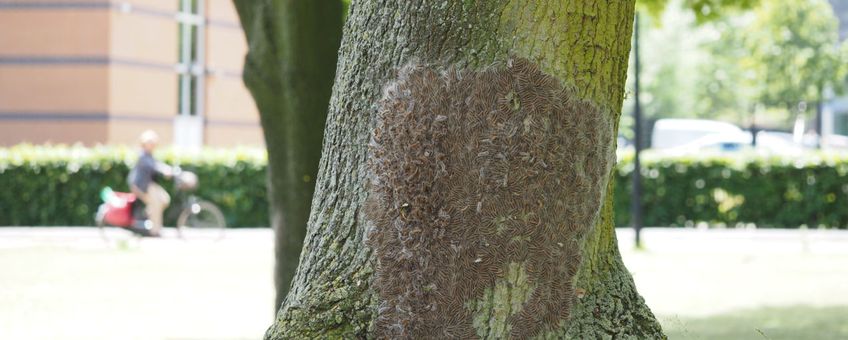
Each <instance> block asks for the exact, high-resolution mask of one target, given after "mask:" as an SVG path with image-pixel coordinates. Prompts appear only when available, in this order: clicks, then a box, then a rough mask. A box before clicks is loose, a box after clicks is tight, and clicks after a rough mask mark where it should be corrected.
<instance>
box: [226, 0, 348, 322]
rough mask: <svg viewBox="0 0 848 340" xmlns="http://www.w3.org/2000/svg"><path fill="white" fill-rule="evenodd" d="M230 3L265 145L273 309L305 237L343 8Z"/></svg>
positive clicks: (327, 0) (336, 2) (332, 2)
mask: <svg viewBox="0 0 848 340" xmlns="http://www.w3.org/2000/svg"><path fill="white" fill-rule="evenodd" d="M234 3H235V5H236V9H237V10H238V13H239V17H240V20H241V22H242V26H243V27H244V32H245V35H246V37H247V41H248V46H249V50H248V54H247V57H246V58H245V66H244V82H245V84H246V85H247V87H248V89H249V90H250V92H251V94H252V95H253V98H254V100H255V102H256V105H257V107H258V108H259V115H260V121H261V123H262V130H263V131H264V135H265V145H266V147H267V149H268V198H269V206H270V217H271V221H270V223H271V227H273V228H274V232H275V253H276V262H275V263H276V268H275V270H274V283H275V286H276V290H277V298H276V304H275V306H276V307H275V308H279V306H280V305H281V304H282V302H283V299H284V298H285V296H286V294H287V293H288V290H289V287H290V284H291V281H292V277H293V276H294V273H295V270H296V269H297V263H298V258H299V256H300V252H301V249H302V245H303V239H304V236H305V235H306V223H307V221H308V219H309V212H310V207H311V204H310V203H311V201H312V193H313V189H314V188H315V178H316V177H317V172H318V162H319V159H320V157H321V141H322V138H323V131H324V124H325V120H326V116H327V105H328V102H329V99H330V94H331V92H332V86H333V78H334V74H335V73H334V70H335V66H336V58H337V56H338V47H339V43H340V41H341V26H342V24H343V21H342V16H343V8H342V3H341V1H340V0H322V1H291V0H287V1H280V0H277V1H272V0H234Z"/></svg>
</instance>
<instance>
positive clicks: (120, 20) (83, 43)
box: [0, 0, 262, 146]
mask: <svg viewBox="0 0 848 340" xmlns="http://www.w3.org/2000/svg"><path fill="white" fill-rule="evenodd" d="M201 1H206V22H207V25H206V28H205V31H206V40H205V45H206V54H205V55H206V68H207V74H206V76H204V77H202V78H203V82H204V84H205V85H206V86H205V89H206V95H205V96H204V97H203V98H202V100H203V102H204V104H205V105H204V107H205V110H204V112H201V113H200V114H201V115H203V116H204V118H205V119H204V121H205V124H204V125H203V133H202V135H203V137H202V138H203V142H204V143H205V144H208V145H215V146H232V145H261V144H262V134H261V129H260V127H259V124H258V113H257V111H256V108H255V105H254V104H253V100H252V98H251V97H250V95H249V94H248V92H247V90H246V89H245V87H244V85H243V84H242V82H241V67H242V63H243V58H244V54H245V52H246V44H245V41H244V36H243V34H242V32H241V28H240V26H239V23H238V18H237V16H236V13H235V9H234V8H233V6H232V3H231V2H230V1H222V0H201ZM178 4H179V1H162V0H131V1H120V2H118V1H114V2H109V1H106V0H99V1H86V0H60V1H55V0H53V1H45V0H27V1H6V0H0V145H5V146H8V145H13V144H17V143H21V142H28V143H77V142H81V143H84V144H89V145H90V144H98V143H104V144H105V143H111V144H132V143H134V142H135V139H136V137H137V136H138V134H139V133H141V132H142V131H144V130H145V129H153V130H155V131H157V132H158V133H159V135H160V137H161V138H162V140H163V142H164V143H165V144H167V143H170V142H171V141H172V136H173V134H174V133H175V132H176V133H180V132H179V131H174V119H175V117H176V116H177V114H178V112H179V100H180V99H179V85H178V84H179V73H178V71H177V65H178V63H179V43H180V39H179V32H180V30H179V23H178V21H177V19H176V16H177V14H178V11H179V7H178Z"/></svg>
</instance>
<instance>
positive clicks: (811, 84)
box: [740, 0, 844, 106]
mask: <svg viewBox="0 0 848 340" xmlns="http://www.w3.org/2000/svg"><path fill="white" fill-rule="evenodd" d="M754 13H755V19H754V21H753V23H751V25H750V26H749V27H747V28H746V30H745V31H744V34H743V38H744V43H745V47H746V48H747V49H748V50H749V54H748V57H747V58H743V59H741V60H740V63H741V64H742V65H743V66H744V67H745V68H746V69H747V70H749V71H750V72H752V73H753V74H754V78H755V82H756V83H755V84H753V86H754V87H755V88H757V99H758V100H759V102H761V103H763V104H766V105H770V106H777V105H786V104H796V103H798V102H801V101H805V100H806V101H811V102H814V101H818V100H820V99H821V93H822V90H823V89H824V87H825V86H827V85H832V86H833V85H836V86H838V85H840V84H841V83H842V82H841V80H843V79H840V74H841V73H843V71H841V70H840V68H841V67H840V65H841V64H842V63H843V60H844V59H842V56H841V54H840V51H839V48H838V44H839V31H838V30H839V23H838V21H837V19H836V16H835V15H834V14H833V8H832V7H831V5H830V4H829V3H828V2H827V1H826V0H782V1H768V2H764V3H763V5H762V6H760V7H759V8H758V9H757V10H756V11H754Z"/></svg>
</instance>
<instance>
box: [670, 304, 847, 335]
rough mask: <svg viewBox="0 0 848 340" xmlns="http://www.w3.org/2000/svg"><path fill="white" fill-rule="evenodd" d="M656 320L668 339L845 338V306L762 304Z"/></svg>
mask: <svg viewBox="0 0 848 340" xmlns="http://www.w3.org/2000/svg"><path fill="white" fill-rule="evenodd" d="M660 321H661V322H662V324H663V329H664V330H665V332H666V334H667V335H668V338H669V339H746V340H747V339H816V340H818V339H848V306H839V307H810V306H792V307H766V308H759V309H746V310H740V311H734V312H730V313H726V314H721V315H716V316H710V317H706V318H691V319H690V318H678V317H675V316H671V317H661V318H660Z"/></svg>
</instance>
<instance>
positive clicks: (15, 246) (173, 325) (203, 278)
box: [0, 227, 848, 339]
mask: <svg viewBox="0 0 848 340" xmlns="http://www.w3.org/2000/svg"><path fill="white" fill-rule="evenodd" d="M169 231H171V230H169ZM618 238H619V246H620V248H621V250H622V256H623V258H624V261H625V263H626V264H627V266H628V269H629V270H630V271H631V272H632V273H633V277H634V279H635V281H636V284H637V286H638V288H639V291H640V292H641V293H642V295H643V296H644V297H645V300H646V301H647V302H648V304H649V305H650V306H651V307H652V309H653V310H654V311H655V312H656V313H657V314H658V315H659V316H660V318H661V319H662V320H664V322H670V321H669V320H686V319H687V318H696V317H703V316H709V315H717V314H722V313H727V312H730V311H738V310H746V309H757V308H763V307H766V306H771V307H778V308H782V307H790V308H792V307H793V306H804V307H809V308H814V309H815V308H825V307H829V306H848V266H846V264H848V232H846V231H798V230H694V229H660V228H649V229H646V230H645V231H644V234H643V239H644V242H645V249H644V250H635V249H633V247H632V240H633V234H632V231H631V230H629V229H621V230H618ZM272 243H273V235H272V232H271V230H269V229H247V230H230V231H228V233H227V235H226V237H225V238H224V239H223V240H222V241H219V242H205V241H182V240H180V239H178V238H176V237H175V235H174V234H173V233H166V234H165V237H164V238H161V239H138V238H134V237H129V235H126V237H125V238H123V239H122V240H120V241H117V242H110V243H107V242H104V241H103V240H102V239H101V237H100V234H99V232H98V230H97V229H95V228H11V227H3V228H0V269H2V270H3V274H2V275H0V339H57V338H61V339H256V338H259V337H261V334H262V333H263V332H264V330H265V329H266V327H267V326H268V325H269V324H270V323H271V321H272V316H273V313H272V311H271V309H272V308H271V303H272V299H273V284H272V282H273V281H272V271H273V244H272ZM846 318H848V315H846ZM675 322H681V321H675Z"/></svg>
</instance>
